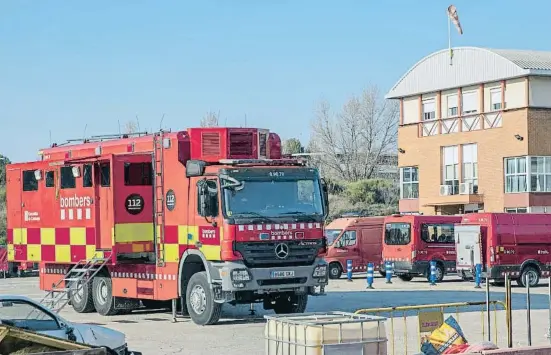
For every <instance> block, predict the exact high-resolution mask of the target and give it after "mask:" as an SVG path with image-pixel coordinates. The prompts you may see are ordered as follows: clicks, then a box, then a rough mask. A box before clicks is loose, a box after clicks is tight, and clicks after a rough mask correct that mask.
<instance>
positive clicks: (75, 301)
mask: <svg viewBox="0 0 551 355" xmlns="http://www.w3.org/2000/svg"><path fill="white" fill-rule="evenodd" d="M78 284H80V285H81V286H80V289H78V292H77V285H78ZM91 286H92V285H91V284H90V282H88V283H85V284H83V283H82V281H80V282H79V283H76V282H71V284H70V286H69V295H68V296H69V302H70V303H71V306H73V309H74V310H75V312H77V313H90V312H93V311H95V310H96V309H95V307H94V298H93V297H92V287H91Z"/></svg>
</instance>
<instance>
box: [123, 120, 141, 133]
mask: <svg viewBox="0 0 551 355" xmlns="http://www.w3.org/2000/svg"><path fill="white" fill-rule="evenodd" d="M136 132H138V125H137V123H136V122H134V121H128V122H126V123H125V124H124V132H123V133H126V134H132V133H136Z"/></svg>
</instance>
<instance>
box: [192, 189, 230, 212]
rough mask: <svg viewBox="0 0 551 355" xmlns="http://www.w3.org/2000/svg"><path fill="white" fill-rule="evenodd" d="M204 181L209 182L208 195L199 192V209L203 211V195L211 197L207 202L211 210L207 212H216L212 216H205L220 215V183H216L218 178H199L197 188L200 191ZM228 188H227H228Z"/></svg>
mask: <svg viewBox="0 0 551 355" xmlns="http://www.w3.org/2000/svg"><path fill="white" fill-rule="evenodd" d="M203 181H206V183H207V190H208V193H207V196H203V195H201V194H200V193H197V211H201V202H202V199H203V197H205V198H207V199H209V201H207V203H208V204H209V205H210V211H207V212H213V213H214V214H213V215H212V216H203V217H216V216H218V184H217V183H216V180H199V181H197V190H198V191H199V186H200V184H202V183H203ZM226 190H227V189H226Z"/></svg>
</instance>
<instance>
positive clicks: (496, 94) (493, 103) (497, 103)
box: [490, 88, 502, 111]
mask: <svg viewBox="0 0 551 355" xmlns="http://www.w3.org/2000/svg"><path fill="white" fill-rule="evenodd" d="M501 107H502V102H501V88H493V89H490V111H499V110H501Z"/></svg>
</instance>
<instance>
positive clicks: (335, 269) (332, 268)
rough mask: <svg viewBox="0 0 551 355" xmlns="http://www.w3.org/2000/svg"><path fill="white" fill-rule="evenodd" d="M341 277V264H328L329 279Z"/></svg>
mask: <svg viewBox="0 0 551 355" xmlns="http://www.w3.org/2000/svg"><path fill="white" fill-rule="evenodd" d="M341 276H342V268H341V264H339V263H335V262H333V263H331V264H329V278H330V279H333V280H335V279H340V278H341Z"/></svg>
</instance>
